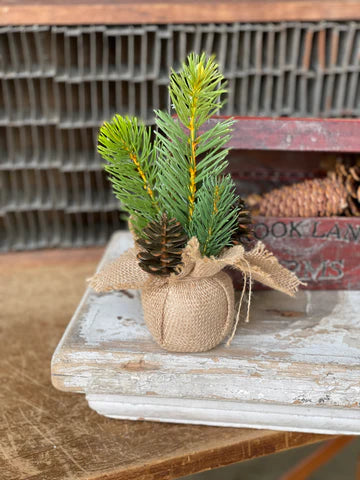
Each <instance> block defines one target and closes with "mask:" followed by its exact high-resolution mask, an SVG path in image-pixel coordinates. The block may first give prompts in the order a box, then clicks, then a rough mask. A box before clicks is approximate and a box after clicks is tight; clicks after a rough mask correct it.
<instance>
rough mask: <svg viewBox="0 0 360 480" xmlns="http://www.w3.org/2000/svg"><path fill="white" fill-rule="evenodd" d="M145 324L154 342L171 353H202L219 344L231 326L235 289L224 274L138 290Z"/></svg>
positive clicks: (186, 279)
mask: <svg viewBox="0 0 360 480" xmlns="http://www.w3.org/2000/svg"><path fill="white" fill-rule="evenodd" d="M141 299H142V305H143V310H144V317H145V322H146V325H147V327H148V329H149V330H150V333H151V334H152V336H153V337H154V339H155V340H156V342H157V343H158V344H159V345H160V346H161V347H163V348H165V349H166V350H170V351H174V352H203V351H206V350H210V349H211V348H214V347H215V346H216V345H218V344H219V343H220V342H222V340H224V338H225V337H226V336H227V335H228V334H229V333H230V331H231V328H232V326H233V324H234V288H233V284H232V280H231V278H230V277H229V275H227V274H226V273H224V272H219V273H217V274H216V275H214V276H212V277H206V278H200V279H192V278H189V279H188V278H187V277H186V278H184V279H182V280H179V281H178V282H176V283H172V284H170V285H169V284H163V285H162V286H158V285H155V286H154V285H149V286H148V287H145V288H143V289H142V290H141Z"/></svg>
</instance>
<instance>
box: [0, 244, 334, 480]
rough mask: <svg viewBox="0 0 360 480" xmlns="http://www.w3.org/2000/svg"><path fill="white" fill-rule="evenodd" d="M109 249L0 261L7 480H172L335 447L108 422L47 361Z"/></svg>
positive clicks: (0, 435) (274, 435) (2, 438)
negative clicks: (63, 384)
mask: <svg viewBox="0 0 360 480" xmlns="http://www.w3.org/2000/svg"><path fill="white" fill-rule="evenodd" d="M101 255H102V249H98V248H92V249H79V250H52V251H41V252H33V253H25V252H24V253H13V254H6V255H2V256H0V305H1V308H0V341H1V348H0V385H1V388H0V412H1V413H0V478H1V480H15V479H16V480H25V479H26V480H30V479H31V480H44V479H45V478H46V480H55V479H59V480H60V479H61V480H63V479H65V478H66V479H77V480H84V479H92V480H95V479H106V480H115V479H121V480H122V479H134V480H135V479H136V480H145V479H146V480H150V479H161V480H167V479H172V478H177V477H179V476H184V475H187V474H191V473H194V472H199V471H202V470H207V469H211V468H216V467H221V466H224V465H228V464H231V463H234V462H239V461H242V460H247V459H250V458H255V457H259V456H261V455H267V454H271V453H274V452H278V451H281V450H285V449H288V448H293V447H297V446H301V445H305V444H309V443H313V442H318V441H321V440H324V439H327V438H329V437H328V436H325V435H315V434H314V435H313V434H304V433H284V432H273V431H268V430H249V429H232V428H219V427H202V426H190V425H175V424H173V425H170V424H160V423H151V422H130V421H120V420H112V419H108V418H105V417H101V416H99V415H98V414H96V413H95V412H94V411H92V410H90V409H89V408H88V406H87V403H86V401H85V399H84V398H82V397H81V396H80V395H77V394H70V393H62V392H59V391H57V390H55V389H54V388H53V387H52V385H51V383H50V359H51V355H52V353H53V350H54V349H55V347H56V345H57V343H58V341H59V339H60V337H61V336H62V334H63V331H64V329H65V327H66V325H67V323H68V321H69V319H70V317H71V315H72V314H73V311H74V309H75V307H76V305H77V303H78V302H79V299H80V297H81V295H82V293H83V291H84V288H85V278H87V277H88V276H89V275H91V273H92V272H93V271H94V269H95V266H96V264H97V262H98V260H99V259H100V257H101Z"/></svg>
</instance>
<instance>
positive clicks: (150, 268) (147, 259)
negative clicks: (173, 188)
mask: <svg viewBox="0 0 360 480" xmlns="http://www.w3.org/2000/svg"><path fill="white" fill-rule="evenodd" d="M186 242H187V236H186V234H185V232H184V230H183V228H182V226H181V225H180V223H179V222H177V221H176V219H175V218H172V219H170V220H168V218H167V215H166V214H165V213H164V214H163V216H162V217H161V219H160V221H158V222H156V221H154V222H150V223H149V224H148V226H147V227H146V228H145V229H144V237H143V238H139V239H137V243H138V244H139V245H140V246H141V247H143V249H144V251H142V252H139V253H138V255H137V258H138V259H139V265H140V267H141V268H142V269H143V270H145V272H148V273H151V274H154V275H162V276H165V275H170V273H172V272H174V271H175V267H177V266H178V265H179V264H180V263H181V254H182V251H183V248H184V247H185V245H186Z"/></svg>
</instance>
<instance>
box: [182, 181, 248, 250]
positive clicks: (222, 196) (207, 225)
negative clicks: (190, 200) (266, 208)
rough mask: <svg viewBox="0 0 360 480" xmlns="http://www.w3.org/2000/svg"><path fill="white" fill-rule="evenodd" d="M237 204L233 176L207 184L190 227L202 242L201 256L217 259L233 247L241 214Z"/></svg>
mask: <svg viewBox="0 0 360 480" xmlns="http://www.w3.org/2000/svg"><path fill="white" fill-rule="evenodd" d="M236 201H237V195H236V193H235V185H234V182H233V180H232V179H231V176H230V175H227V176H226V177H220V178H219V179H218V180H216V179H214V178H208V179H206V180H205V181H204V183H203V185H202V187H201V188H200V189H199V192H198V199H197V202H196V206H195V210H194V216H193V219H192V222H191V224H190V228H189V229H190V236H195V237H197V239H198V240H199V243H200V251H201V253H202V255H206V256H207V257H210V256H215V257H216V256H217V255H219V253H220V252H221V250H222V249H223V248H224V247H227V246H231V237H232V235H233V233H234V232H235V231H236V229H237V223H238V215H239V209H238V208H237V207H236Z"/></svg>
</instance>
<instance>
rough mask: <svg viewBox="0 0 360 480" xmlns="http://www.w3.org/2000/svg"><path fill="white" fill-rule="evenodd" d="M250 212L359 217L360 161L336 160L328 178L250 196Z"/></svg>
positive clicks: (299, 215) (270, 214)
mask: <svg viewBox="0 0 360 480" xmlns="http://www.w3.org/2000/svg"><path fill="white" fill-rule="evenodd" d="M249 203H250V205H251V206H252V209H253V211H256V213H258V214H259V215H264V216H266V217H330V216H334V215H343V214H345V215H348V216H360V161H359V160H357V161H355V162H354V161H353V160H351V159H338V160H337V162H336V166H335V169H334V170H333V171H332V172H329V174H328V177H327V178H320V179H318V178H317V179H314V180H305V181H304V182H301V183H296V184H294V185H290V186H285V187H282V188H278V189H275V190H272V191H271V192H269V193H266V194H264V195H263V196H262V197H258V198H256V197H255V196H251V198H249Z"/></svg>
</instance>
